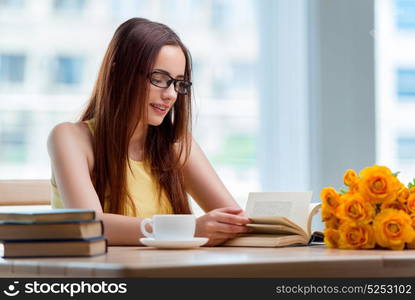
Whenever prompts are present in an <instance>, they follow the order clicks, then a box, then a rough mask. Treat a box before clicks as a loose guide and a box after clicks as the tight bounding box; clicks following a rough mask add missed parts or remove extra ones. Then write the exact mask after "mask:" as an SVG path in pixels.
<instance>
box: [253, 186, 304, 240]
mask: <svg viewBox="0 0 415 300" xmlns="http://www.w3.org/2000/svg"><path fill="white" fill-rule="evenodd" d="M311 196H312V192H311V191H304V192H255V193H249V196H248V202H247V204H246V214H247V216H248V217H249V218H255V219H262V218H263V217H275V216H278V217H285V218H287V219H289V220H290V221H291V222H293V223H295V224H297V225H298V226H299V227H301V229H302V230H303V231H304V232H305V233H306V232H307V231H308V230H307V220H308V214H309V207H310V202H311Z"/></svg>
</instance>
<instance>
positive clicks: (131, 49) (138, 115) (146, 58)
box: [81, 18, 191, 215]
mask: <svg viewBox="0 0 415 300" xmlns="http://www.w3.org/2000/svg"><path fill="white" fill-rule="evenodd" d="M165 45H174V46H178V47H180V48H181V49H182V50H183V53H184V55H185V58H186V66H185V74H184V77H185V79H186V80H191V57H190V53H189V51H188V50H187V48H186V47H185V46H184V45H183V43H182V42H181V41H180V39H179V37H178V36H177V35H176V34H175V33H174V32H173V31H172V30H171V29H170V28H169V27H167V26H165V25H163V24H160V23H156V22H151V21H149V20H146V19H142V18H133V19H130V20H128V21H126V22H124V23H123V24H121V25H120V27H118V29H117V30H116V32H115V34H114V36H113V38H112V40H111V42H110V44H109V46H108V49H107V52H106V53H105V56H104V59H103V62H102V65H101V68H100V71H99V74H98V79H97V81H96V83H95V87H94V89H93V92H92V95H91V98H90V100H89V103H88V105H87V108H86V110H85V111H84V113H83V114H82V116H81V120H82V121H86V120H90V119H94V128H95V130H94V139H93V150H94V155H95V163H94V169H93V174H92V178H93V183H94V187H95V190H96V192H97V194H98V197H99V199H100V202H101V205H102V207H103V209H104V212H108V213H115V214H123V215H125V214H126V213H127V207H128V206H130V207H131V208H132V211H134V212H135V205H134V202H133V199H131V196H130V195H129V194H128V190H127V186H126V170H127V169H126V168H127V167H129V168H131V167H130V165H129V160H128V146H129V141H130V139H131V137H132V135H133V133H134V131H135V129H136V128H137V126H138V125H139V124H140V125H139V126H143V125H144V126H145V128H147V131H146V139H145V143H144V154H143V155H144V156H143V159H144V162H145V163H146V165H147V166H148V167H149V169H150V170H151V173H152V176H153V177H154V178H155V180H156V183H157V186H158V187H159V191H160V193H159V196H160V195H161V191H164V192H165V193H166V195H167V197H168V198H169V200H170V201H171V204H172V206H173V211H174V213H182V214H183V213H190V208H189V202H188V197H187V194H186V192H185V188H184V180H183V171H182V167H183V160H182V159H180V158H185V160H186V159H187V157H188V156H189V153H190V146H191V142H190V129H191V128H190V127H191V125H190V124H191V93H189V94H187V95H180V94H178V95H177V100H176V102H175V104H174V106H173V108H172V109H171V110H170V111H169V113H168V114H167V115H166V116H165V118H164V120H163V122H162V123H161V124H160V125H159V126H148V125H147V124H148V122H147V109H148V108H147V106H148V103H147V98H148V84H149V81H148V74H150V73H151V71H152V69H153V67H154V63H155V60H156V57H157V55H158V53H159V51H160V49H161V48H162V47H163V46H165Z"/></svg>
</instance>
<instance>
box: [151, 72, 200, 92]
mask: <svg viewBox="0 0 415 300" xmlns="http://www.w3.org/2000/svg"><path fill="white" fill-rule="evenodd" d="M153 74H161V75H165V76H167V77H169V78H170V80H168V81H166V84H167V86H164V85H157V83H155V82H153V80H152V79H153V78H152V77H153ZM148 79H149V81H150V83H151V84H152V85H154V86H156V87H159V88H163V89H168V88H169V87H170V85H171V84H172V83H173V86H174V90H175V91H176V92H177V93H178V94H180V95H187V94H188V93H189V92H188V91H187V92H186V93H181V92H179V91H178V89H177V85H176V84H177V83H178V82H185V83H187V84H188V87H187V89H189V90H190V88H191V86H192V82H191V81H190V80H185V79H175V78H173V77H171V76H170V74H168V73H165V72H160V71H153V72H151V73H150V74H149V75H148Z"/></svg>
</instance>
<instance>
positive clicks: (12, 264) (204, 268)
mask: <svg viewBox="0 0 415 300" xmlns="http://www.w3.org/2000/svg"><path fill="white" fill-rule="evenodd" d="M0 276H1V277H66V276H69V277H411V276H412V277H414V276H415V250H405V251H387V250H355V251H353V250H338V249H329V248H326V247H325V246H311V247H290V248H233V247H212V248H209V247H201V248H197V249H191V250H158V249H155V248H150V247H135V246H130V247H109V249H108V253H107V254H106V255H101V256H96V257H88V258H76V257H66V258H19V259H0Z"/></svg>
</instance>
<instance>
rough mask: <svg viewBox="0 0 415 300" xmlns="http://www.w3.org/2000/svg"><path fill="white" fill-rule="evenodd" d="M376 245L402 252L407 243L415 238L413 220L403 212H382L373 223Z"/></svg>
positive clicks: (393, 210) (390, 209)
mask: <svg viewBox="0 0 415 300" xmlns="http://www.w3.org/2000/svg"><path fill="white" fill-rule="evenodd" d="M373 229H374V231H375V237H376V243H377V244H378V245H379V246H381V247H384V248H389V249H392V250H402V249H403V248H404V247H405V243H410V242H412V241H413V239H414V238H415V232H414V229H413V228H412V220H411V218H410V217H409V215H408V214H407V213H405V212H404V211H402V210H396V209H392V208H388V209H385V210H383V211H381V212H380V213H379V214H378V215H377V216H376V217H375V220H374V221H373Z"/></svg>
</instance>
